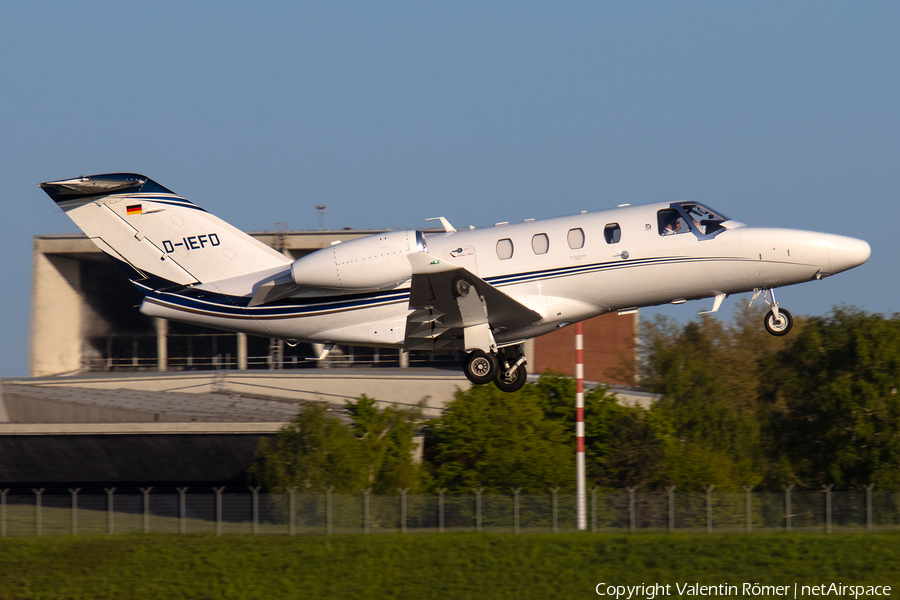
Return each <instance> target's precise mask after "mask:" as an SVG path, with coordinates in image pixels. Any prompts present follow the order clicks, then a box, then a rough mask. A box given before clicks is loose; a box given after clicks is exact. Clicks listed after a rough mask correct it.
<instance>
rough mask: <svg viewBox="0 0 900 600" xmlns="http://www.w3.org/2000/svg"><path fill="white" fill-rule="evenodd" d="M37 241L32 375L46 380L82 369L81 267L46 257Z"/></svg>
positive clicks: (30, 355) (33, 273)
mask: <svg viewBox="0 0 900 600" xmlns="http://www.w3.org/2000/svg"><path fill="white" fill-rule="evenodd" d="M44 246H45V244H44V243H43V241H42V240H35V241H34V253H33V255H32V263H31V265H32V266H31V322H30V323H29V334H30V335H29V344H28V346H29V347H28V371H29V372H28V375H29V376H30V377H42V376H46V375H57V374H59V373H66V372H70V371H76V370H78V369H80V368H82V357H83V355H84V353H83V346H82V345H83V343H84V340H83V336H82V331H81V329H82V319H83V315H82V298H81V263H79V262H78V261H77V260H73V259H71V258H63V257H62V256H57V255H52V254H44Z"/></svg>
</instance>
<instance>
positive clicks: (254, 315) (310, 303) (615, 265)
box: [146, 256, 747, 320]
mask: <svg viewBox="0 0 900 600" xmlns="http://www.w3.org/2000/svg"><path fill="white" fill-rule="evenodd" d="M722 260H725V261H740V262H743V261H745V260H747V259H745V258H743V257H699V258H698V257H688V256H677V257H659V258H645V259H635V260H624V261H616V262H606V263H593V264H589V265H575V266H567V267H559V268H555V269H545V270H541V271H530V272H526V273H514V274H509V275H498V276H495V277H489V278H487V279H485V281H486V282H487V283H489V284H491V285H493V286H495V287H498V288H501V287H506V286H509V285H514V284H519V283H527V282H531V281H542V280H547V279H556V278H559V277H571V276H575V275H582V274H587V273H597V272H602V271H611V270H618V269H625V268H635V267H643V266H653V265H662V264H677V263H690V262H710V261H722ZM146 299H147V300H148V301H150V302H151V303H154V304H159V305H163V306H167V307H170V308H172V309H175V310H183V311H185V312H190V313H194V314H203V315H207V316H212V317H221V318H231V319H262V320H268V319H284V318H292V317H307V316H315V315H323V314H333V313H338V312H344V311H348V310H354V309H361V308H372V307H375V306H384V305H387V304H396V303H400V302H408V301H409V289H401V290H392V291H385V292H372V293H360V294H352V295H341V296H323V297H319V298H305V299H298V298H287V299H284V300H279V301H277V302H274V303H272V304H264V305H260V306H253V307H250V306H247V304H248V303H249V301H250V298H249V297H248V296H244V297H241V296H229V295H225V294H219V293H216V292H209V291H206V290H199V289H196V288H185V289H182V290H179V291H169V292H167V291H153V292H150V293H148V294H147V295H146Z"/></svg>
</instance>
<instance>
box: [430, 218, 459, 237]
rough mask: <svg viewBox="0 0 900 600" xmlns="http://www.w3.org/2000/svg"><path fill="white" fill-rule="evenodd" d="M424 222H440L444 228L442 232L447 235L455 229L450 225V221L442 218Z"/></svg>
mask: <svg viewBox="0 0 900 600" xmlns="http://www.w3.org/2000/svg"><path fill="white" fill-rule="evenodd" d="M425 220H426V221H440V222H441V225H442V226H443V227H444V231H446V232H447V233H453V232H454V231H456V228H455V227H454V226H453V225H451V224H450V221H448V220H447V219H445V218H444V217H431V218H430V219H425Z"/></svg>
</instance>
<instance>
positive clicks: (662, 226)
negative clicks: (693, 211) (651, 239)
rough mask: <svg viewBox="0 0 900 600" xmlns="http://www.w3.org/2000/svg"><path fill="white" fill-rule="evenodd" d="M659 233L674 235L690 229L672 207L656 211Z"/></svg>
mask: <svg viewBox="0 0 900 600" xmlns="http://www.w3.org/2000/svg"><path fill="white" fill-rule="evenodd" d="M657 222H658V227H659V235H676V234H679V233H687V232H689V231H690V228H689V227H688V225H687V223H685V222H684V218H683V217H682V216H681V215H680V214H679V213H678V211H677V210H675V209H674V208H665V209H663V210H661V211H659V212H658V213H657Z"/></svg>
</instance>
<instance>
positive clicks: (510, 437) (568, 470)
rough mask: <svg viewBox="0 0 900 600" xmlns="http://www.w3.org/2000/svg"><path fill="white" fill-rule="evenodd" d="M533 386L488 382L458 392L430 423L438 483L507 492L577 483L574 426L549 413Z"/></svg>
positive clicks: (461, 488)
mask: <svg viewBox="0 0 900 600" xmlns="http://www.w3.org/2000/svg"><path fill="white" fill-rule="evenodd" d="M529 387H531V386H528V385H526V386H525V388H523V389H522V390H520V391H518V392H515V393H505V392H501V391H499V390H498V389H497V388H495V387H494V386H492V385H491V386H487V385H484V386H473V387H472V388H471V389H469V390H467V391H457V392H456V394H455V395H454V399H453V400H452V401H451V402H450V403H449V404H448V405H447V406H446V408H445V409H444V414H443V416H442V417H441V418H440V419H435V420H433V421H431V422H429V423H428V424H427V426H426V429H425V432H426V448H427V449H428V457H429V462H430V464H431V466H432V470H433V477H434V487H436V488H446V489H448V490H449V491H451V492H471V490H472V488H475V487H484V488H486V490H487V491H488V492H489V493H504V494H507V493H509V489H510V488H522V491H523V492H525V493H546V491H547V487H555V486H559V487H561V488H563V489H564V490H571V489H572V488H573V487H574V481H573V477H572V473H573V472H574V455H573V449H572V446H571V433H570V431H569V429H570V428H568V427H565V426H563V425H562V423H560V422H559V421H555V420H551V419H548V418H546V416H545V414H544V410H543V407H542V405H541V401H540V398H539V396H538V395H536V394H534V393H532V392H531V391H530V390H529V389H528V388H529ZM573 397H574V396H573Z"/></svg>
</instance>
